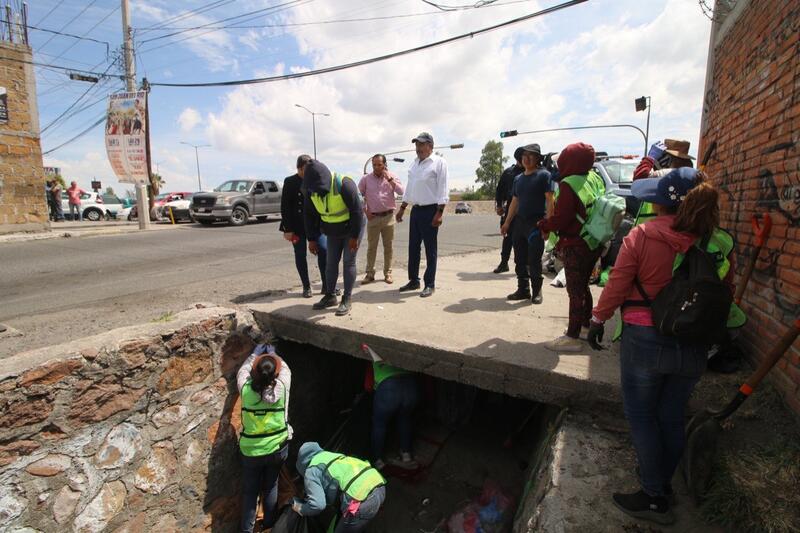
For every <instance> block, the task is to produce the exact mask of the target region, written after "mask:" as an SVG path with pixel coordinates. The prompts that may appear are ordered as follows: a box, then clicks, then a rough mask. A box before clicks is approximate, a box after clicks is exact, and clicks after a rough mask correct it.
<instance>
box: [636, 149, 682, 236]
mask: <svg viewBox="0 0 800 533" xmlns="http://www.w3.org/2000/svg"><path fill="white" fill-rule="evenodd" d="M690 146H691V144H690V143H689V141H676V140H675V139H664V142H663V143H662V142H661V141H656V142H655V143H653V145H652V146H651V147H650V150H649V151H648V152H647V155H646V156H645V157H643V158H642V160H641V162H639V166H637V167H636V170H634V171H633V180H634V181H636V180H638V179H644V178H663V177H664V176H666V175H667V174H668V173H669V171H670V170H672V169H674V168H682V167H691V166H692V160H693V159H694V157H692V156H690V155H689V147H690ZM654 216H656V213H655V210H654V209H653V204H651V203H650V202H642V203H641V204H640V206H639V212H638V213H637V214H636V222H635V225H638V224H643V223H644V222H647V221H648V220H649V219H651V218H653V217H654Z"/></svg>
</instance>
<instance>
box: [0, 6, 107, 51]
mask: <svg viewBox="0 0 800 533" xmlns="http://www.w3.org/2000/svg"><path fill="white" fill-rule="evenodd" d="M117 9H119V8H117ZM112 13H113V11H112V12H111V13H109V15H111V14H112ZM106 18H108V16H106ZM103 20H105V19H103ZM101 22H102V21H101ZM0 23H2V24H9V23H10V24H12V25H14V26H20V27H22V26H23V24H22V23H19V22H13V21H8V20H5V19H0ZM95 27H96V26H95ZM27 28H28V29H29V30H35V31H41V32H45V33H51V34H53V35H61V36H62V37H71V38H73V39H80V40H81V41H92V42H93V43H100V44H104V45H106V55H107V54H108V50H109V48H110V47H111V45H110V43H109V42H108V41H100V40H98V39H92V38H91V37H86V34H84V35H82V36H81V35H74V34H72V33H64V32H60V31H55V30H49V29H47V28H39V27H36V26H31V25H27ZM93 29H94V27H93V28H92V30H93ZM92 30H89V31H92ZM86 33H89V32H86ZM72 46H75V45H74V44H73V45H72ZM40 48H41V47H40ZM70 48H71V47H70ZM67 50H69V48H68V49H67ZM65 52H66V50H65V51H64V52H62V54H64V53H65ZM37 53H40V54H41V53H44V52H38V51H37ZM46 55H49V56H50V57H55V58H56V59H58V58H59V57H61V55H58V56H53V55H52V54H46Z"/></svg>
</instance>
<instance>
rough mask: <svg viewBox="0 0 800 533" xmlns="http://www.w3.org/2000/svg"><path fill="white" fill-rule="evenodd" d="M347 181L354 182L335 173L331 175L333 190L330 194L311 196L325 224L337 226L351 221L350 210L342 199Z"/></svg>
mask: <svg viewBox="0 0 800 533" xmlns="http://www.w3.org/2000/svg"><path fill="white" fill-rule="evenodd" d="M346 179H348V180H352V179H353V178H351V177H350V176H341V175H339V174H337V173H336V172H334V173H333V174H331V188H330V189H329V190H328V194H326V195H325V196H320V195H319V194H317V193H312V194H311V197H310V198H311V203H312V204H314V207H315V208H316V210H317V213H319V216H320V218H321V219H322V221H323V222H326V223H328V224H335V223H337V222H347V221H348V220H350V210H349V209H348V208H347V204H345V203H344V198H342V185H343V183H344V180H346Z"/></svg>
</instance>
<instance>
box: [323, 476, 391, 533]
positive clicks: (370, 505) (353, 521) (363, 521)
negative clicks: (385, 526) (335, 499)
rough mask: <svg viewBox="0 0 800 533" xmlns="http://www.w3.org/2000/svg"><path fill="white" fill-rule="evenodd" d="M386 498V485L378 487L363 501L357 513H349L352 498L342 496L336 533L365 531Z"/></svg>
mask: <svg viewBox="0 0 800 533" xmlns="http://www.w3.org/2000/svg"><path fill="white" fill-rule="evenodd" d="M384 499H386V487H378V488H376V489H375V490H373V491H372V492H370V493H369V496H367V498H366V499H365V500H364V501H363V502H361V505H360V506H359V507H358V511H356V513H355V514H349V513H347V506H348V505H349V504H350V499H349V498H342V505H341V508H340V512H341V515H340V516H339V517H338V523H337V524H336V529H335V530H334V533H359V532H361V531H365V530H366V529H367V524H369V521H370V520H372V519H373V518H375V515H376V514H378V511H379V510H380V508H381V505H383V500H384Z"/></svg>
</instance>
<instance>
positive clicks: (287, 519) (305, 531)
mask: <svg viewBox="0 0 800 533" xmlns="http://www.w3.org/2000/svg"><path fill="white" fill-rule="evenodd" d="M272 533H325V528H324V527H322V526H320V525H319V522H318V521H317V519H316V518H315V517H313V516H310V517H309V516H300V515H299V514H297V513H295V512H294V511H292V506H291V505H287V506H286V507H284V508H283V509H282V510H281V514H280V516H279V517H278V520H277V521H276V522H275V525H274V526H272Z"/></svg>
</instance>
